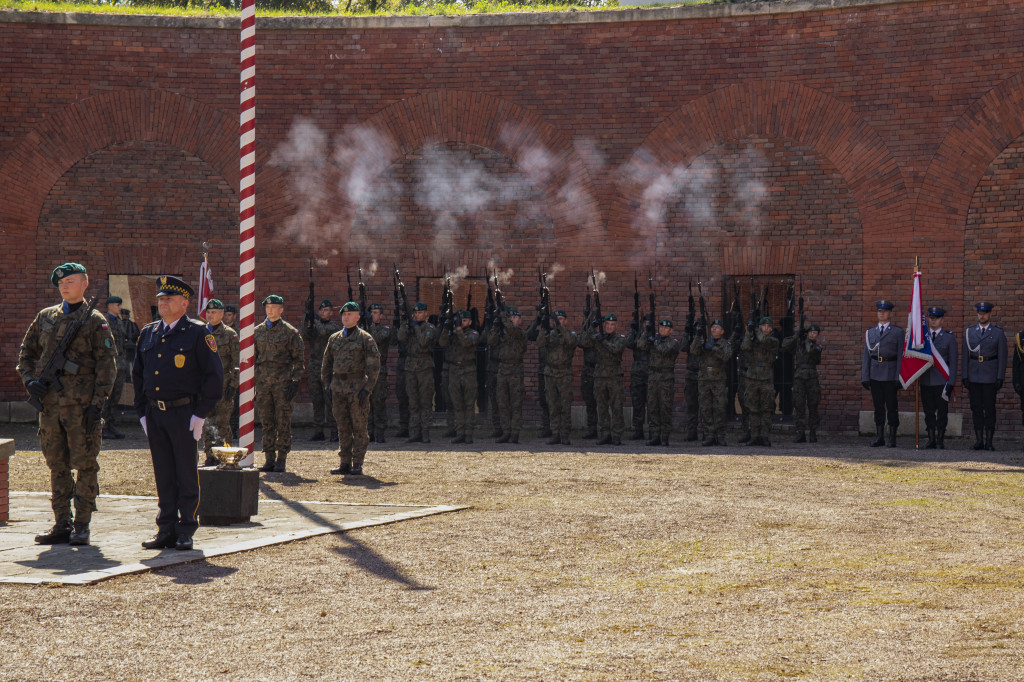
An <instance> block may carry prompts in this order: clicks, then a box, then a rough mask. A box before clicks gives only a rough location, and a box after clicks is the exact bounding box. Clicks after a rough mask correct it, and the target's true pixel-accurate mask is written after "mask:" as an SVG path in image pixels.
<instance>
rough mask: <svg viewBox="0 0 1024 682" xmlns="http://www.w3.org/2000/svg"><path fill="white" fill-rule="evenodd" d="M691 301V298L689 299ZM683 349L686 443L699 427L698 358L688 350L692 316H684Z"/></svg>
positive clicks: (694, 335) (692, 331)
mask: <svg viewBox="0 0 1024 682" xmlns="http://www.w3.org/2000/svg"><path fill="white" fill-rule="evenodd" d="M690 300H691V301H692V300H693V297H692V296H691V297H690ZM683 331H684V333H685V336H684V343H683V349H684V350H685V351H686V378H685V381H684V383H683V398H684V399H685V400H686V438H685V440H686V442H687V443H690V442H693V441H695V440H697V438H698V436H697V429H698V427H699V425H700V390H699V386H698V384H699V377H700V358H698V357H697V354H696V353H694V352H692V351H691V350H690V347H691V346H692V345H693V340H694V339H696V338H697V328H696V323H695V320H694V314H693V313H692V312H691V313H689V314H688V315H687V316H686V327H685V329H684V330H683Z"/></svg>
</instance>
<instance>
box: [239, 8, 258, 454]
mask: <svg viewBox="0 0 1024 682" xmlns="http://www.w3.org/2000/svg"><path fill="white" fill-rule="evenodd" d="M241 48H242V58H241V99H240V104H241V116H240V119H239V120H240V128H239V152H240V170H241V174H240V178H239V199H240V201H239V207H238V209H239V211H238V217H239V226H238V232H239V268H238V274H239V282H240V285H241V286H240V291H239V308H240V312H241V315H242V319H241V323H240V324H241V330H242V334H241V350H240V353H239V369H240V374H239V382H238V391H239V394H238V395H239V410H238V446H239V447H243V448H246V449H247V450H248V451H249V454H248V455H246V456H245V459H243V460H242V462H241V464H242V465H243V466H251V465H252V463H253V459H254V458H253V441H254V440H255V433H254V429H255V425H254V421H255V419H254V417H253V401H254V399H255V393H256V392H255V370H254V367H253V355H254V353H253V351H254V347H253V344H254V336H253V335H254V331H255V317H256V0H242V44H241Z"/></svg>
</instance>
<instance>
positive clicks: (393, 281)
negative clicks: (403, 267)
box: [391, 269, 402, 327]
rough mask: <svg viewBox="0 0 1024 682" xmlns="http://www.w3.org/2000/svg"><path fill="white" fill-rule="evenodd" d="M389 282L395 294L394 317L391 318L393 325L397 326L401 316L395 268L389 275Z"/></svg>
mask: <svg viewBox="0 0 1024 682" xmlns="http://www.w3.org/2000/svg"><path fill="white" fill-rule="evenodd" d="M391 284H392V286H393V287H394V289H393V291H392V293H393V294H394V296H395V319H394V320H393V323H394V326H395V327H397V326H398V324H399V321H400V320H401V318H402V307H401V305H400V304H399V303H398V270H397V269H396V270H395V272H394V274H392V275H391Z"/></svg>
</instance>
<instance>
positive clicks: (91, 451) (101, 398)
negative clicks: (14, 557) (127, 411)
mask: <svg viewBox="0 0 1024 682" xmlns="http://www.w3.org/2000/svg"><path fill="white" fill-rule="evenodd" d="M88 310H89V306H88V305H87V304H86V303H85V302H82V304H81V305H80V306H79V307H78V308H77V309H76V310H75V311H74V312H70V308H69V307H68V305H67V304H66V303H61V304H60V305H55V306H50V307H49V308H44V309H43V310H41V311H40V312H39V313H38V314H37V315H36V317H35V319H34V320H32V324H31V325H29V328H28V331H27V332H26V333H25V338H24V339H23V340H22V342H21V352H20V354H19V356H18V366H17V372H18V374H19V375H21V380H22V382H24V383H25V384H28V382H29V381H32V380H33V379H34V378H35V373H36V370H37V369H40V370H41V369H42V368H43V366H45V364H46V363H47V361H48V360H49V359H50V356H51V355H52V354H53V350H54V348H55V347H56V346H57V344H58V343H59V342H60V339H61V338H63V336H64V333H65V331H66V330H67V326H68V324H69V323H70V322H71V320H73V319H84V320H85V323H84V324H83V325H82V327H81V329H80V330H79V331H78V335H77V336H76V337H75V340H74V341H72V342H71V346H70V347H69V348H68V350H67V352H66V354H65V355H66V357H67V359H68V361H69V362H70V363H74V364H75V365H76V366H77V368H75V371H71V369H72V368H71V367H70V366H69V367H67V368H65V370H64V374H62V375H61V377H60V381H61V383H62V384H63V385H64V388H62V389H60V390H51V391H50V392H49V393H47V394H46V395H45V396H43V398H42V403H43V410H42V412H40V414H39V443H40V446H41V448H42V450H43V457H44V459H45V460H46V466H47V467H49V469H50V491H51V497H50V504H51V506H52V507H53V515H54V517H55V518H56V520H57V523H58V524H69V523H70V522H71V500H72V499H74V501H75V522H76V523H81V524H88V523H89V522H90V520H91V518H92V513H93V512H94V511H95V510H96V495H98V494H99V480H98V476H97V475H98V473H99V470H100V467H99V464H98V463H97V461H96V458H97V456H98V455H99V451H100V442H101V440H102V438H101V436H100V433H101V430H102V422H101V421H100V420H97V421H96V426H95V427H94V428H93V429H91V430H89V431H87V430H86V429H85V427H84V425H83V423H82V421H83V414H84V412H85V410H86V409H87V408H89V407H95V408H96V409H97V410H100V411H102V410H103V406H104V404H105V403H106V402H107V398H108V396H109V395H110V389H111V387H112V386H113V384H114V378H115V376H116V373H117V369H116V367H115V359H114V338H113V336H112V335H111V333H110V325H109V324H108V323H107V320H106V317H105V316H104V315H103V313H101V312H99V311H97V310H93V311H92V313H91V314H90V315H89V317H88V319H86V317H85V316H86V312H88ZM72 470H77V471H78V479H77V480H75V477H74V475H73V474H72Z"/></svg>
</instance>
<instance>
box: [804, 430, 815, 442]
mask: <svg viewBox="0 0 1024 682" xmlns="http://www.w3.org/2000/svg"><path fill="white" fill-rule="evenodd" d="M807 442H808V443H817V442H818V432H817V431H815V430H814V429H811V430H810V433H808V435H807Z"/></svg>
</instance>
